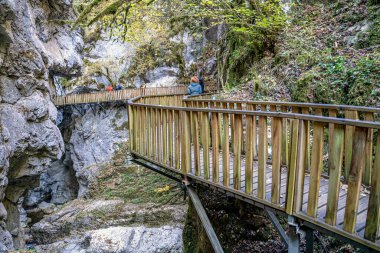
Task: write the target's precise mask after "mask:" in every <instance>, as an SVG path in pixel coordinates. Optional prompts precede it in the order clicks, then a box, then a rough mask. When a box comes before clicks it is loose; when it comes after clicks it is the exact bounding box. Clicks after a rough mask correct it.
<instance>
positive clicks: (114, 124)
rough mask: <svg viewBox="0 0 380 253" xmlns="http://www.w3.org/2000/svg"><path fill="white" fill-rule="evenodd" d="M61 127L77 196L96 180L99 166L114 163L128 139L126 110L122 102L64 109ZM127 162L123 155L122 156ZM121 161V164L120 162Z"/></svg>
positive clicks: (82, 195) (83, 194)
mask: <svg viewBox="0 0 380 253" xmlns="http://www.w3.org/2000/svg"><path fill="white" fill-rule="evenodd" d="M63 114H64V116H63V118H64V121H63V122H62V123H61V124H60V128H61V129H62V133H63V137H64V139H65V143H66V148H67V149H66V156H69V157H70V160H71V162H72V168H73V170H74V171H75V173H76V178H77V180H78V183H79V191H78V196H79V197H84V196H85V195H86V192H87V187H88V186H89V184H90V183H91V182H92V181H93V180H94V179H95V178H96V176H97V174H98V172H99V165H101V164H103V163H105V162H109V161H111V160H113V161H114V162H117V159H116V160H115V159H114V158H115V157H114V155H115V152H116V151H117V150H120V149H124V148H125V145H126V142H127V140H128V110H127V105H126V104H123V103H111V104H103V105H92V106H90V105H85V106H76V107H67V108H65V111H63ZM121 159H127V157H126V152H125V157H121ZM121 162H124V161H121Z"/></svg>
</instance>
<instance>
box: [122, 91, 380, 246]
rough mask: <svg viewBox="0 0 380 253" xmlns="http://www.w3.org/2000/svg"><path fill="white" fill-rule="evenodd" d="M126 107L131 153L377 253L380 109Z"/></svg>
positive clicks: (153, 103)
mask: <svg viewBox="0 0 380 253" xmlns="http://www.w3.org/2000/svg"><path fill="white" fill-rule="evenodd" d="M128 108H129V109H128V110H129V115H130V118H129V124H130V145H131V152H132V153H133V154H134V155H136V156H138V157H141V158H143V159H145V160H147V161H149V162H152V163H155V164H157V165H159V166H162V167H165V168H167V169H169V170H172V171H175V172H177V173H180V174H182V175H183V176H186V177H189V178H191V179H193V180H196V181H200V182H203V183H206V184H210V185H213V186H215V187H218V188H221V189H223V190H225V191H228V192H231V193H233V194H237V195H239V196H242V197H244V198H246V199H250V200H252V201H254V202H256V203H260V204H261V205H263V206H266V207H269V208H273V209H276V210H278V211H280V212H284V213H286V214H288V215H293V216H296V217H298V218H299V219H301V220H304V221H307V222H309V223H310V224H314V225H315V226H317V227H320V228H324V229H327V230H329V231H332V232H334V233H336V234H340V235H341V236H344V237H346V238H349V239H351V240H353V241H356V242H358V243H360V244H362V245H366V246H368V247H370V248H373V249H376V250H380V247H379V242H378V241H377V240H378V234H379V221H380V183H379V180H380V132H379V129H380V123H379V122H376V121H373V118H374V117H375V114H377V113H378V112H379V111H378V110H379V109H375V108H367V107H360V108H357V107H350V106H347V107H345V106H330V105H327V106H326V105H316V104H301V103H279V102H278V103H276V102H251V101H249V102H248V101H243V102H242V101H220V100H209V99H203V100H202V99H199V98H189V99H185V100H183V101H181V100H180V97H179V96H166V97H165V98H163V97H154V96H148V97H147V96H142V97H138V98H136V99H133V100H130V101H129V107H128ZM362 113H364V116H363V115H362ZM341 114H342V115H344V116H346V118H338V116H342V115H341ZM352 115H354V116H352ZM362 116H363V117H364V118H362ZM352 118H354V119H352ZM285 147H286V148H285ZM309 147H310V148H309ZM343 168H344V169H343ZM366 171H367V172H366ZM368 171H370V172H368ZM342 172H343V173H344V174H345V175H346V180H343V181H342V180H341V174H342ZM366 173H369V175H368V174H366ZM323 174H325V175H328V179H326V177H324V176H323ZM363 174H364V177H370V180H369V181H367V182H368V183H369V187H368V190H367V192H366V191H363V189H362V187H361V186H362V185H361V184H362V181H363V180H362V177H363Z"/></svg>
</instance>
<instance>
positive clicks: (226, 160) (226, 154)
mask: <svg viewBox="0 0 380 253" xmlns="http://www.w3.org/2000/svg"><path fill="white" fill-rule="evenodd" d="M223 105H224V108H227V104H226V103H225V104H223ZM229 131H230V126H229V117H228V114H227V113H223V139H222V157H223V185H224V186H230V140H229Z"/></svg>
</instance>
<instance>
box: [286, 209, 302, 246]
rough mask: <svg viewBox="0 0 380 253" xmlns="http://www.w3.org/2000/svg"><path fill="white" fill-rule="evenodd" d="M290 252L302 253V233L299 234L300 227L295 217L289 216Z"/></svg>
mask: <svg viewBox="0 0 380 253" xmlns="http://www.w3.org/2000/svg"><path fill="white" fill-rule="evenodd" d="M288 226H289V231H288V238H289V243H288V252H291V253H299V252H300V233H299V225H298V223H297V222H296V220H295V217H294V216H291V215H289V216H288Z"/></svg>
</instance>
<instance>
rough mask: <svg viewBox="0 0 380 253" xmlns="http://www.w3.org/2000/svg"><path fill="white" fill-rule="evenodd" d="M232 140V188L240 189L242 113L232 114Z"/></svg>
mask: <svg viewBox="0 0 380 253" xmlns="http://www.w3.org/2000/svg"><path fill="white" fill-rule="evenodd" d="M233 128H234V140H233V152H234V166H233V173H234V175H233V177H234V188H235V189H236V190H240V187H241V141H242V130H243V126H242V115H241V114H235V115H234V125H233Z"/></svg>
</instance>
